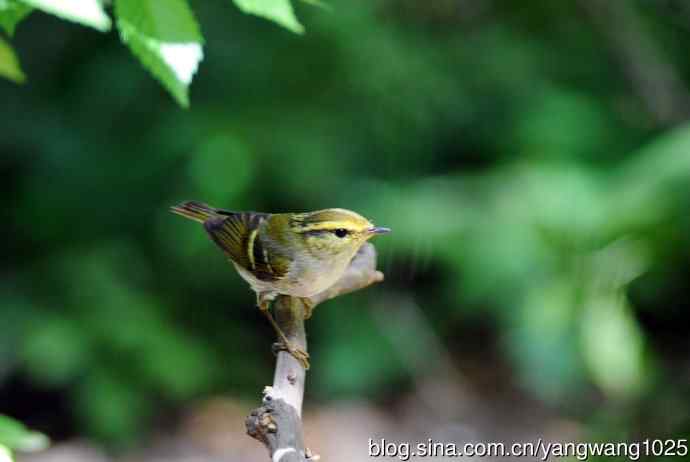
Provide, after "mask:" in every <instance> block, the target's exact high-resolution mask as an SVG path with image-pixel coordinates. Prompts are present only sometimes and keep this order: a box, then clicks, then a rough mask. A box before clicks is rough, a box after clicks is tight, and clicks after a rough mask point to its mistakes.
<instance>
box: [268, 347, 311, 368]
mask: <svg viewBox="0 0 690 462" xmlns="http://www.w3.org/2000/svg"><path fill="white" fill-rule="evenodd" d="M271 350H273V354H275V355H277V354H278V352H280V351H287V352H288V353H290V354H291V355H292V356H293V357H294V358H295V359H296V360H297V361H299V363H300V364H301V365H302V367H303V368H304V370H305V371H308V370H309V353H307V352H306V351H304V350H303V349H301V348H300V347H296V346H294V345H293V344H292V343H290V342H288V343H287V344H285V343H284V342H275V343H274V344H273V345H272V346H271Z"/></svg>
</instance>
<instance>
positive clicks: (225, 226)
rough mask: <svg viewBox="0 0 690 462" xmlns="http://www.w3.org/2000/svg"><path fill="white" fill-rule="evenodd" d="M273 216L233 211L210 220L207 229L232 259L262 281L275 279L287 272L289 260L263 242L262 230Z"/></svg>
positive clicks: (205, 223) (205, 225)
mask: <svg viewBox="0 0 690 462" xmlns="http://www.w3.org/2000/svg"><path fill="white" fill-rule="evenodd" d="M269 217H270V214H267V213H257V212H240V213H230V214H228V215H226V216H219V217H216V218H212V219H210V220H207V221H206V222H204V228H205V229H206V231H207V232H208V234H209V235H210V236H211V238H212V239H213V241H214V242H215V243H216V244H217V245H218V246H219V247H220V248H221V249H223V251H224V252H225V254H226V255H227V256H228V257H230V259H232V261H234V262H235V263H237V264H238V265H240V266H242V267H243V268H245V269H246V270H248V271H250V272H251V273H252V274H253V275H254V276H255V277H256V278H257V279H259V280H261V281H275V280H278V279H280V278H282V277H284V276H285V275H286V274H287V271H288V263H289V262H288V261H287V260H285V259H284V258H281V257H280V256H278V255H275V254H273V253H272V252H271V251H270V249H269V248H268V247H266V246H265V245H264V244H263V242H262V239H261V237H260V233H259V229H260V226H261V224H262V223H263V222H264V221H265V220H267V219H268V218H269Z"/></svg>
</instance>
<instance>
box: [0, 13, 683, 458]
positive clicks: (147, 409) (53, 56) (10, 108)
mask: <svg viewBox="0 0 690 462" xmlns="http://www.w3.org/2000/svg"><path fill="white" fill-rule="evenodd" d="M329 3H331V2H329ZM599 3H600V2H596V1H592V2H589V1H581V2H575V1H569V0H564V1H561V2H549V3H545V2H542V3H529V4H524V3H523V2H489V1H477V2H469V1H459V2H456V1H447V0H443V1H435V2H418V1H412V0H386V1H382V0H381V1H355V2H352V1H350V2H345V1H333V2H332V9H330V10H324V9H320V8H313V7H308V6H305V5H303V4H299V5H296V8H297V12H298V15H299V16H300V18H301V20H302V22H303V23H304V24H305V26H306V29H307V32H306V34H305V35H304V36H299V35H296V34H291V33H289V32H287V31H286V30H284V29H282V28H280V27H278V26H276V25H274V24H272V23H269V22H267V21H264V20H262V19H259V18H256V17H252V16H248V15H243V14H241V13H240V12H238V11H237V10H236V9H235V8H234V7H233V6H232V5H231V4H230V2H200V1H196V2H192V6H193V8H194V11H195V13H196V15H197V17H198V19H199V22H200V24H201V28H202V31H203V34H204V37H205V40H206V45H205V49H204V51H205V57H204V61H203V63H202V65H201V67H200V71H199V73H198V75H197V76H196V78H195V80H194V83H193V84H192V87H191V108H190V109H189V110H183V109H180V108H179V107H178V106H176V104H175V103H174V101H173V100H172V99H171V98H170V96H169V95H168V94H166V92H165V91H164V90H163V89H162V88H161V87H160V86H159V85H158V83H157V82H156V81H155V80H153V79H152V78H151V77H150V75H148V73H147V72H146V71H145V70H144V69H143V68H142V67H141V65H140V64H139V63H138V62H137V61H136V60H135V59H134V58H133V57H132V56H131V55H130V53H129V52H128V50H127V49H126V48H125V47H123V46H122V45H121V44H120V43H119V41H118V39H117V36H116V34H115V33H114V32H113V33H110V34H100V33H98V32H96V31H92V30H89V29H86V28H84V27H79V26H77V25H73V24H69V23H66V22H63V21H59V20H57V19H54V18H52V17H49V16H47V15H43V14H39V13H34V14H32V16H31V17H30V18H28V19H27V20H26V21H25V22H24V23H22V24H21V25H20V26H19V28H18V30H17V33H16V36H15V38H14V39H13V43H14V46H15V48H16V50H17V51H18V53H19V55H20V57H21V60H22V65H23V68H24V70H25V73H26V74H27V76H28V82H27V84H25V85H23V86H16V85H14V84H12V83H9V82H5V81H2V82H0V102H1V103H0V114H1V115H2V124H1V126H0V153H1V155H0V178H1V181H0V188H2V197H3V199H4V201H3V202H4V207H2V208H1V211H0V214H1V215H2V223H3V226H2V229H1V231H0V233H1V235H2V240H3V242H4V248H5V252H4V258H3V259H2V263H0V265H1V266H0V268H1V271H2V275H3V276H2V278H1V279H0V303H1V306H2V308H1V309H0V396H2V401H1V402H2V406H3V408H2V409H0V412H3V413H6V414H9V415H12V416H14V417H18V418H20V419H21V420H22V421H24V422H27V423H28V424H30V425H32V426H34V427H36V428H38V429H40V430H43V431H45V432H47V433H48V434H49V435H51V436H53V437H54V438H56V439H58V440H59V439H60V438H67V437H72V436H74V435H86V436H88V437H91V438H94V439H96V440H97V441H100V442H102V443H103V444H107V445H111V446H112V445H114V446H121V445H126V444H131V443H133V442H138V441H141V440H142V439H145V438H146V436H147V435H149V434H150V432H151V431H152V429H153V428H154V427H155V423H156V422H157V423H158V424H159V423H160V418H161V416H166V415H169V413H170V412H173V413H174V411H175V410H176V409H179V408H182V407H184V406H186V405H187V404H188V403H190V402H192V401H193V400H195V399H199V398H203V397H208V396H213V395H217V394H229V395H232V396H236V397H239V398H240V399H246V400H247V401H250V402H251V401H256V400H257V392H258V390H260V389H261V388H262V386H263V385H264V384H265V383H267V382H268V381H269V380H270V377H271V374H272V372H271V371H272V366H273V357H272V355H271V353H270V343H271V341H272V333H271V330H270V327H269V326H268V325H267V324H266V323H265V321H264V319H263V318H262V317H261V316H260V314H259V313H258V311H256V310H255V309H253V300H254V297H253V294H252V293H251V292H250V291H249V290H248V288H247V286H246V284H245V283H244V282H242V281H241V280H240V278H239V277H238V276H237V275H235V274H234V271H233V270H232V268H231V266H229V265H228V264H227V262H226V261H225V260H224V258H223V257H222V255H221V253H220V252H218V250H217V249H216V248H215V246H213V245H212V243H210V241H209V240H208V238H207V237H206V236H205V235H204V233H203V231H202V229H201V228H200V227H198V226H194V225H193V224H192V223H189V222H186V221H184V220H182V219H180V218H179V217H176V216H174V215H172V214H170V213H168V207H169V206H170V205H172V204H174V203H177V202H179V201H181V200H186V199H197V200H202V201H205V202H208V203H211V204H214V205H217V206H222V207H226V208H231V209H236V210H245V209H251V210H259V211H271V212H283V211H303V210H312V209H318V208H326V207H344V208H349V209H353V210H356V211H358V212H361V213H362V214H363V215H365V216H367V217H370V218H372V219H373V220H374V221H375V222H376V223H377V224H380V225H385V226H389V227H391V228H393V230H394V232H393V234H391V235H389V236H386V237H385V238H379V239H377V241H376V246H377V248H378V249H379V267H380V269H381V270H382V271H384V272H385V274H386V281H385V282H384V283H382V284H380V285H378V286H377V287H373V288H369V289H367V290H365V291H362V292H360V293H357V294H352V295H349V296H347V297H342V298H340V299H338V300H334V301H332V302H329V303H328V304H326V305H323V306H321V307H319V309H318V310H317V311H316V313H315V315H314V317H313V318H312V320H310V321H309V323H308V330H309V335H310V349H311V351H312V356H313V363H312V365H313V368H312V371H311V373H310V376H309V390H308V397H307V405H308V406H318V405H319V404H320V403H328V402H332V401H334V400H340V399H350V398H353V397H356V398H358V399H367V400H370V401H372V402H377V400H380V399H385V400H391V399H392V400H395V399H396V397H400V396H403V395H404V394H405V393H406V392H407V391H409V390H410V389H411V388H413V387H414V386H415V379H416V376H417V375H421V376H423V375H425V374H426V369H425V368H424V367H421V368H412V369H411V368H410V367H409V365H406V364H409V361H408V360H409V356H408V355H407V353H406V351H407V349H409V350H410V351H417V352H421V353H422V354H424V353H425V352H431V353H430V354H429V356H428V357H426V359H425V361H426V363H425V364H427V365H428V367H429V368H433V367H434V364H436V361H437V358H436V356H435V355H434V354H433V349H430V347H429V344H428V342H427V340H425V338H426V337H425V335H427V334H429V335H433V337H434V338H436V340H437V343H438V345H441V346H442V348H443V349H444V350H447V352H448V353H449V354H448V356H447V358H450V360H451V361H452V362H453V364H454V366H455V367H457V368H458V369H459V370H461V371H464V372H465V373H466V375H467V376H469V377H470V379H471V378H472V375H473V373H474V371H476V370H484V371H490V370H495V369H498V370H501V371H503V372H502V376H504V377H507V378H508V380H509V382H510V383H511V384H514V385H515V387H516V388H517V389H519V390H521V393H522V394H521V395H520V396H527V397H530V399H535V400H537V401H540V402H542V403H544V405H545V406H548V407H550V408H552V409H555V410H557V412H559V413H562V414H563V415H564V416H568V417H569V418H571V419H575V420H577V421H578V422H581V423H582V424H583V425H584V426H585V428H587V429H588V432H589V435H588V436H589V438H590V439H592V440H595V439H597V440H598V439H607V438H608V439H612V438H613V439H626V438H636V437H639V436H640V435H645V436H658V437H671V436H681V435H686V436H687V435H688V434H690V412H689V411H690V380H689V379H688V361H689V359H690V343H689V342H688V334H689V333H690V329H689V328H688V323H689V322H690V315H689V314H688V313H689V312H688V308H689V303H688V300H690V282H689V280H688V270H689V269H690V247H689V243H690V237H689V236H690V218H689V216H690V214H689V213H688V212H690V124H688V123H686V122H685V121H686V119H687V117H688V114H690V106H689V105H688V104H687V101H688V100H689V95H688V91H687V90H688V86H689V85H690V57H689V55H688V52H687V43H688V42H690V8H689V7H688V6H687V4H686V3H685V2H683V1H672V0H666V1H661V0H644V1H643V0H639V1H630V2H620V3H616V5H617V6H615V7H613V8H598V7H597V5H598V4H599ZM588 6H589V7H588ZM599 6H601V5H599ZM611 11H613V13H612V12H611ZM621 11H622V12H623V13H621ZM619 13H621V14H619ZM621 37H624V39H623V40H622V39H621ZM650 56H651V57H652V58H649V57H650ZM645 57H646V58H649V59H646V60H645V59H643V58H645ZM631 63H632V64H635V63H637V64H639V66H634V65H632V64H631ZM650 82H651V83H650ZM650 89H651V90H650ZM650 91H651V94H650V93H649V92H650ZM667 95H671V96H672V98H671V99H670V100H669V99H665V96H667ZM410 306H412V307H413V308H409V307H410ZM401 307H402V308H401ZM404 307H407V308H404ZM410 310H412V312H413V313H417V314H415V316H422V319H423V320H424V322H425V327H424V328H423V329H422V330H423V332H424V333H425V334H424V335H422V333H420V328H419V327H418V322H419V319H417V318H415V317H412V318H411V317H410V316H406V315H405V313H408V314H409V312H410ZM387 329H388V330H389V331H392V332H395V333H396V334H395V335H398V336H399V337H400V338H402V339H404V341H403V342H402V343H403V344H404V346H405V348H400V345H399V343H400V342H397V343H396V342H395V341H392V340H391V338H390V335H386V334H385V332H384V331H386V330H387ZM406 358H407V359H406ZM468 363H471V364H473V367H472V368H471V369H467V368H466V366H465V365H466V364H468ZM491 386H492V384H489V388H491ZM493 386H496V387H498V384H493ZM516 399H520V398H516ZM36 402H39V403H41V406H39V407H41V409H37V408H36V406H34V405H32V403H36Z"/></svg>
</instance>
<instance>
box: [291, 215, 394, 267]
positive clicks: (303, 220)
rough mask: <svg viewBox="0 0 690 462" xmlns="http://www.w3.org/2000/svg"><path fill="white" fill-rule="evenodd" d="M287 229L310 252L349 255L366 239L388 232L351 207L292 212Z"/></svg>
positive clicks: (326, 254) (387, 229)
mask: <svg viewBox="0 0 690 462" xmlns="http://www.w3.org/2000/svg"><path fill="white" fill-rule="evenodd" d="M289 226H290V230H291V231H292V232H293V233H295V235H296V236H297V237H298V240H300V241H302V242H303V243H304V246H305V247H306V249H308V250H309V252H310V253H312V254H313V255H323V256H330V257H335V256H347V257H348V258H351V257H352V256H353V255H354V254H355V253H356V252H357V250H358V249H359V248H360V247H361V246H362V244H363V243H364V242H365V241H367V240H368V239H370V238H372V237H374V236H376V235H378V234H385V233H389V232H390V229H389V228H383V227H379V226H374V224H373V223H371V222H370V221H369V220H367V219H366V218H364V217H363V216H361V215H359V214H358V213H355V212H353V211H351V210H345V209H324V210H317V211H315V212H307V213H297V214H294V215H293V216H292V217H291V218H290V221H289Z"/></svg>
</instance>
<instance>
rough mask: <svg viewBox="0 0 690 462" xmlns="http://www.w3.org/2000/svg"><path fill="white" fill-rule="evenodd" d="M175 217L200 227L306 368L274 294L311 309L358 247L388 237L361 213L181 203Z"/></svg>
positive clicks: (304, 357) (304, 355)
mask: <svg viewBox="0 0 690 462" xmlns="http://www.w3.org/2000/svg"><path fill="white" fill-rule="evenodd" d="M170 210H171V211H172V212H173V213H175V214H178V215H181V216H183V217H185V218H188V219H190V220H193V221H196V222H199V223H201V224H203V226H204V229H205V230H206V232H207V233H208V235H209V236H210V238H211V239H212V240H213V242H215V243H216V245H217V246H218V247H220V249H221V250H222V251H223V252H224V253H225V255H226V256H227V258H228V259H229V260H230V261H231V262H232V264H233V265H234V267H235V269H236V270H237V272H238V273H239V275H240V276H241V277H242V278H243V279H244V280H245V281H246V282H248V283H249V285H250V287H251V288H252V289H253V290H254V292H256V300H257V306H258V308H259V309H260V311H261V312H262V313H264V314H265V315H266V316H267V318H268V320H269V321H270V323H271V325H272V326H273V328H274V329H275V331H276V334H277V335H278V338H279V345H280V347H281V348H283V349H285V350H287V351H288V352H290V354H292V355H293V356H294V357H295V358H296V359H297V360H298V361H299V362H300V363H301V364H302V366H303V367H304V368H305V369H308V368H309V355H308V353H307V352H305V351H303V350H302V349H300V348H299V347H297V346H295V345H292V344H291V343H290V342H289V341H288V339H287V337H286V336H285V334H284V333H283V331H282V329H281V328H280V326H278V324H277V323H276V321H275V319H274V318H273V316H272V315H271V313H270V311H269V307H270V302H271V301H273V300H274V299H275V298H276V297H277V296H278V295H288V296H291V297H298V298H301V299H302V301H303V302H304V304H305V307H306V308H307V309H308V310H309V311H311V308H312V306H311V303H310V301H309V297H312V296H314V295H316V294H318V293H320V292H322V291H324V290H326V289H328V288H329V287H331V286H332V285H333V284H335V283H336V281H338V279H340V277H341V276H342V275H343V274H344V273H345V271H346V270H347V267H348V265H349V264H350V261H351V260H352V259H353V258H354V256H355V254H356V253H357V251H358V250H359V248H360V247H361V246H362V245H363V244H364V243H365V242H366V241H367V240H369V239H370V238H372V237H374V236H377V235H380V234H386V233H389V232H390V231H391V230H390V229H389V228H385V227H380V226H375V225H374V224H373V223H371V222H370V221H369V220H368V219H366V218H364V217H363V216H362V215H360V214H358V213H356V212H353V211H351V210H346V209H342V208H329V209H323V210H316V211H313V212H301V213H262V212H236V211H231V210H225V209H220V208H215V207H212V206H210V205H207V204H204V203H202V202H198V201H185V202H182V203H181V204H179V205H175V206H173V207H171V209H170Z"/></svg>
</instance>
